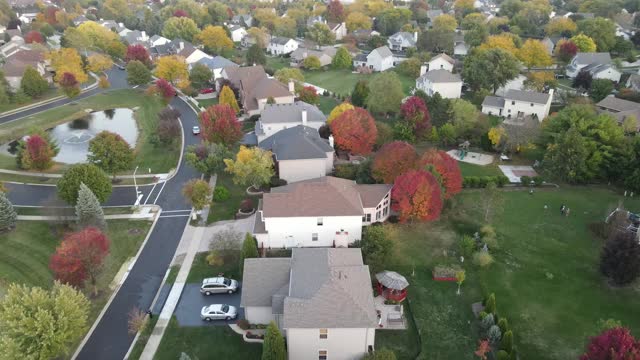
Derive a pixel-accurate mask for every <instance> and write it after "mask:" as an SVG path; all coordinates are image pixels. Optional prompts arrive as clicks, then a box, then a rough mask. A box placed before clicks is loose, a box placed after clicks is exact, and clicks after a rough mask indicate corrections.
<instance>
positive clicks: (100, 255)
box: [49, 227, 109, 294]
mask: <svg viewBox="0 0 640 360" xmlns="http://www.w3.org/2000/svg"><path fill="white" fill-rule="evenodd" d="M108 254H109V239H108V238H107V237H106V236H105V235H104V234H103V233H102V232H101V231H100V230H99V229H98V228H95V227H87V228H85V229H84V230H81V231H78V232H74V233H70V234H68V235H67V236H66V237H65V238H64V239H63V240H62V242H61V243H60V245H58V247H57V248H56V252H55V253H54V254H53V255H52V256H51V259H50V262H49V268H51V270H52V271H53V273H54V275H55V277H56V279H58V280H60V281H62V282H64V283H69V284H71V285H74V286H78V287H81V286H82V285H83V284H84V283H85V281H88V282H89V283H90V284H91V285H92V286H93V291H94V294H95V293H97V288H96V279H97V277H98V274H100V271H101V270H102V265H103V262H104V259H105V257H106V256H107V255H108Z"/></svg>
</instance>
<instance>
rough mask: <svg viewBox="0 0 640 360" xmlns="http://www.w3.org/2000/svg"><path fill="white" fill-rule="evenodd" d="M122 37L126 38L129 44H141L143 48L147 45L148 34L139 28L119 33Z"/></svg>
mask: <svg viewBox="0 0 640 360" xmlns="http://www.w3.org/2000/svg"><path fill="white" fill-rule="evenodd" d="M121 37H122V39H124V40H126V41H127V43H128V44H129V45H142V46H144V47H145V48H147V47H149V36H147V33H146V32H144V31H140V30H128V31H126V32H124V35H121Z"/></svg>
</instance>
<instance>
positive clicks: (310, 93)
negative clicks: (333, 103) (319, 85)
mask: <svg viewBox="0 0 640 360" xmlns="http://www.w3.org/2000/svg"><path fill="white" fill-rule="evenodd" d="M318 97H319V96H318V92H317V91H316V88H315V87H313V86H305V87H303V88H302V89H300V91H299V92H298V98H300V100H301V101H304V102H306V103H307V104H313V105H316V104H318Z"/></svg>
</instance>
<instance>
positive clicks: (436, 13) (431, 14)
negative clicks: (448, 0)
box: [427, 9, 443, 21]
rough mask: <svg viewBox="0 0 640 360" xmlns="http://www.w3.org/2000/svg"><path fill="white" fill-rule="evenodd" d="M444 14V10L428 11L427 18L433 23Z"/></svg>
mask: <svg viewBox="0 0 640 360" xmlns="http://www.w3.org/2000/svg"><path fill="white" fill-rule="evenodd" d="M442 14H443V12H442V10H440V9H438V10H427V17H428V18H429V21H433V19H435V18H436V17H438V16H440V15H442Z"/></svg>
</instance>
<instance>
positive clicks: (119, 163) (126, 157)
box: [87, 131, 134, 180]
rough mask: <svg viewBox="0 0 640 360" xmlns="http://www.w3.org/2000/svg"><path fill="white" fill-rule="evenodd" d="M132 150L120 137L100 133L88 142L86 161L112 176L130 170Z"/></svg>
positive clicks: (108, 133) (109, 133)
mask: <svg viewBox="0 0 640 360" xmlns="http://www.w3.org/2000/svg"><path fill="white" fill-rule="evenodd" d="M133 159H134V155H133V149H132V148H131V146H129V144H128V143H127V142H126V141H125V140H124V139H123V138H122V136H120V135H118V134H116V133H112V132H109V131H101V132H100V133H99V134H98V135H96V137H94V138H93V139H92V140H91V141H90V142H89V155H87V160H88V161H89V162H90V163H92V164H95V165H96V166H97V167H99V168H100V169H102V170H104V171H105V172H106V173H107V174H113V179H114V180H115V178H116V173H118V172H120V171H124V170H128V169H129V168H131V165H132V164H133Z"/></svg>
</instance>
